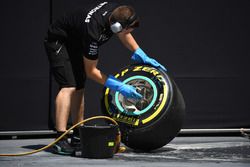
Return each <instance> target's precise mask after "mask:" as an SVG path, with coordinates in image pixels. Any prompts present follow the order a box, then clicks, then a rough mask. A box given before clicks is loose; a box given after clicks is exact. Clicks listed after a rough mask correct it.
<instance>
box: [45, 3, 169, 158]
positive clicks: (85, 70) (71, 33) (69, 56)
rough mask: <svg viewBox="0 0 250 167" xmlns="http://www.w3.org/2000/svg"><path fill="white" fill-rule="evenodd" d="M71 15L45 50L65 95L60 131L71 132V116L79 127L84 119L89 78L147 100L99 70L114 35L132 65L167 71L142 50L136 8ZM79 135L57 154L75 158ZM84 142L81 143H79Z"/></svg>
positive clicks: (52, 32) (58, 102)
mask: <svg viewBox="0 0 250 167" xmlns="http://www.w3.org/2000/svg"><path fill="white" fill-rule="evenodd" d="M94 2H95V3H93V4H90V5H89V6H85V7H83V8H81V9H80V10H76V11H73V12H71V13H70V14H65V15H64V16H63V17H61V18H60V19H58V20H56V21H55V22H53V23H52V24H51V25H50V26H49V29H48V33H47V36H46V38H45V42H44V44H45V49H46V52H47V55H48V58H49V62H50V68H51V71H52V74H53V76H54V78H55V80H56V82H57V83H58V84H59V86H60V89H59V92H58V94H57V96H56V99H55V110H56V112H55V115H56V116H55V119H56V127H55V128H56V131H57V135H58V136H60V135H61V134H62V133H64V132H65V131H66V128H67V122H68V117H69V114H71V117H72V122H73V124H76V123H78V122H79V121H82V120H83V119H84V117H83V115H84V84H85V80H86V77H88V78H90V79H93V80H94V81H96V82H98V83H100V84H102V85H104V86H106V87H108V88H110V89H111V90H114V91H118V92H120V93H121V94H122V95H123V96H125V97H126V98H136V99H140V98H142V95H140V94H139V93H137V92H136V89H135V88H134V87H133V86H130V85H127V84H124V83H122V82H121V81H119V80H118V79H116V78H115V77H113V76H111V75H109V76H106V75H105V74H103V73H102V72H101V71H100V70H99V69H98V68H97V63H98V56H99V53H98V50H99V47H100V46H101V45H102V44H104V43H105V42H107V41H108V40H109V39H110V38H111V36H112V35H113V34H116V35H117V37H118V38H119V39H120V41H121V42H122V43H123V44H124V46H125V47H126V48H128V49H129V50H130V51H131V52H133V54H132V57H131V59H132V60H134V61H135V62H138V63H144V64H150V65H152V66H154V67H160V68H162V69H163V70H166V69H165V67H164V66H162V65H161V64H159V63H158V62H157V61H156V60H154V59H152V58H150V57H148V56H147V55H146V54H145V53H144V52H143V50H142V49H141V48H140V47H139V45H138V44H137V42H136V41H135V39H134V38H133V36H132V35H131V32H132V31H133V30H134V28H136V27H138V26H139V19H138V17H137V15H136V13H135V10H134V9H133V8H132V7H131V6H127V5H123V4H118V3H115V2H107V1H103V2H97V1H94ZM78 133H79V132H78V131H77V130H75V131H74V132H73V135H72V136H73V137H72V138H71V143H69V141H68V137H65V138H63V139H62V140H60V141H59V142H58V143H57V144H56V145H55V146H54V151H55V152H56V153H59V154H66V155H69V154H72V153H73V152H74V146H75V144H76V143H77V138H76V137H77V136H78V135H79V134H78ZM78 142H79V140H78Z"/></svg>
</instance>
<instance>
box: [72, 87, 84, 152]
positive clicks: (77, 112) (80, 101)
mask: <svg viewBox="0 0 250 167" xmlns="http://www.w3.org/2000/svg"><path fill="white" fill-rule="evenodd" d="M71 118H72V122H73V124H76V123H78V122H80V121H82V120H83V118H84V90H83V89H80V90H76V91H75V92H74V95H73V97H72V103H71ZM71 146H72V147H74V148H78V147H80V135H79V129H78V128H75V129H74V131H73V135H72V137H71Z"/></svg>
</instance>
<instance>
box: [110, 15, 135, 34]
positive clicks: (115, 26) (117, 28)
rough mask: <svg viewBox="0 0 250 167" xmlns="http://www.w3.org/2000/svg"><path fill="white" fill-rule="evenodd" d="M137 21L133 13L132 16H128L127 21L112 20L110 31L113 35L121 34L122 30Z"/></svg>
mask: <svg viewBox="0 0 250 167" xmlns="http://www.w3.org/2000/svg"><path fill="white" fill-rule="evenodd" d="M136 20H137V16H136V14H135V13H134V14H133V15H132V16H130V17H129V18H128V19H127V20H125V21H123V22H122V21H114V20H112V21H111V22H112V24H111V26H110V29H111V30H112V32H113V33H119V32H121V31H122V30H123V29H124V28H127V27H129V26H130V25H131V24H132V23H133V22H134V21H136Z"/></svg>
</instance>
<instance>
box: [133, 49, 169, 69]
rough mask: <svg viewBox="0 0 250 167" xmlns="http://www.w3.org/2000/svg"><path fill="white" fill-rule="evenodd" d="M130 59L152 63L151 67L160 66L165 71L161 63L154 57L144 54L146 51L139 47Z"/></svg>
mask: <svg viewBox="0 0 250 167" xmlns="http://www.w3.org/2000/svg"><path fill="white" fill-rule="evenodd" d="M131 59H132V60H134V61H136V62H138V63H143V64H149V65H152V66H153V67H156V68H158V67H160V68H161V69H163V70H164V71H167V69H166V68H165V67H164V66H163V65H161V64H160V63H158V62H157V61H156V60H155V59H152V58H150V57H148V56H147V55H146V53H145V52H144V51H143V50H142V49H141V48H138V49H136V50H135V52H134V53H133V55H132V57H131Z"/></svg>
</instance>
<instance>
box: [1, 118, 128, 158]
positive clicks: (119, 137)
mask: <svg viewBox="0 0 250 167" xmlns="http://www.w3.org/2000/svg"><path fill="white" fill-rule="evenodd" d="M95 119H107V120H110V121H111V122H112V123H114V124H115V125H118V123H117V122H116V121H115V120H114V119H112V118H110V117H107V116H94V117H91V118H88V119H85V120H83V121H80V122H78V123H77V124H75V125H73V126H72V127H70V128H69V129H68V130H67V131H65V132H64V133H63V134H62V135H61V136H59V137H58V138H57V139H56V140H55V141H53V142H51V143H50V144H48V145H46V146H44V147H42V148H40V149H37V150H33V151H29V152H22V153H15V154H0V156H25V155H30V154H34V153H37V152H40V151H43V150H45V149H47V148H49V147H51V146H53V145H54V144H55V143H57V142H58V141H59V140H61V139H62V138H63V137H64V136H65V135H67V134H68V133H69V132H70V131H71V130H72V129H74V128H75V127H77V126H79V125H81V124H84V123H86V122H88V121H91V120H95ZM120 141H121V135H120V133H119V135H118V143H120ZM125 149H126V148H125V147H119V148H118V150H117V152H124V151H125Z"/></svg>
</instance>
